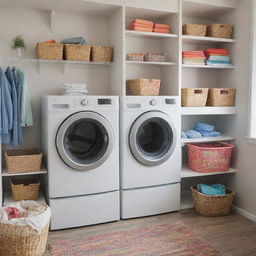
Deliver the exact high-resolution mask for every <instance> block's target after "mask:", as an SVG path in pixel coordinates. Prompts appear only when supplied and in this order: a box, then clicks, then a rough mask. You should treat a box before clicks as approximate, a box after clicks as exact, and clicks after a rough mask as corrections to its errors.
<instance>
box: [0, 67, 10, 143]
mask: <svg viewBox="0 0 256 256" xmlns="http://www.w3.org/2000/svg"><path fill="white" fill-rule="evenodd" d="M0 87H1V124H2V126H1V135H2V143H5V144H9V143H10V131H11V129H12V127H13V105H12V98H11V87H10V84H9V82H8V80H7V78H6V76H5V74H4V71H3V69H2V68H1V67H0Z"/></svg>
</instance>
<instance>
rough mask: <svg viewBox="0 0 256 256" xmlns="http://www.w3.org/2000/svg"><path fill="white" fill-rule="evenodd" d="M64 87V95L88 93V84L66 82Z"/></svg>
mask: <svg viewBox="0 0 256 256" xmlns="http://www.w3.org/2000/svg"><path fill="white" fill-rule="evenodd" d="M62 89H63V91H62V93H63V95H80V94H87V93H88V92H87V86H86V84H64V85H63V88H62Z"/></svg>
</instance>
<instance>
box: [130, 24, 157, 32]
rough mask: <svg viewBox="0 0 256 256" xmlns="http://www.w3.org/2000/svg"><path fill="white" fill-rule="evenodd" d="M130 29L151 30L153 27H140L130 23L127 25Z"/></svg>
mask: <svg viewBox="0 0 256 256" xmlns="http://www.w3.org/2000/svg"><path fill="white" fill-rule="evenodd" d="M129 29H130V30H136V31H144V32H152V31H153V27H152V28H146V27H140V26H137V25H130V27H129Z"/></svg>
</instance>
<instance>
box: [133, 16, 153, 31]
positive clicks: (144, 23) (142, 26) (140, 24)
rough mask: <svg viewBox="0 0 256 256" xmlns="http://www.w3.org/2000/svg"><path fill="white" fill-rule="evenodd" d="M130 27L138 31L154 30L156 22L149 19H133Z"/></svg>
mask: <svg viewBox="0 0 256 256" xmlns="http://www.w3.org/2000/svg"><path fill="white" fill-rule="evenodd" d="M129 29H130V30H136V31H145V32H153V29H154V22H152V21H149V20H142V19H134V20H132V22H131V24H130V26H129Z"/></svg>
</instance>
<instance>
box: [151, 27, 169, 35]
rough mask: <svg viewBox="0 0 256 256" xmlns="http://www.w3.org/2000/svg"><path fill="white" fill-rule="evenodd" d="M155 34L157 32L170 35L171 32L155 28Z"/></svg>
mask: <svg viewBox="0 0 256 256" xmlns="http://www.w3.org/2000/svg"><path fill="white" fill-rule="evenodd" d="M153 32H156V33H166V34H168V33H170V30H168V29H162V28H154V30H153Z"/></svg>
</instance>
